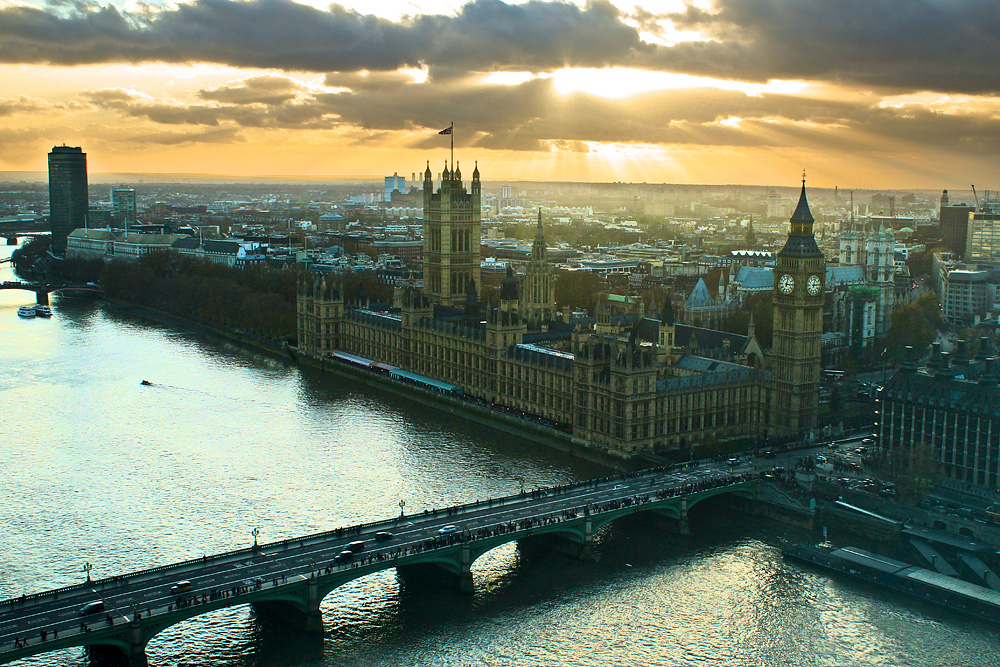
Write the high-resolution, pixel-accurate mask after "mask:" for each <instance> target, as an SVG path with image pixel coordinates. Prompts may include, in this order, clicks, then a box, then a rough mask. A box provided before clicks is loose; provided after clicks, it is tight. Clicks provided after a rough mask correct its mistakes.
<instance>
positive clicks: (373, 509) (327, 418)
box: [0, 247, 1000, 667]
mask: <svg viewBox="0 0 1000 667" xmlns="http://www.w3.org/2000/svg"><path fill="white" fill-rule="evenodd" d="M11 250H12V248H9V247H3V248H0V257H6V256H8V255H9V254H10V251H11ZM0 266H2V268H0V280H11V279H12V278H13V274H12V272H11V269H10V268H9V266H8V265H7V264H3V265H0ZM33 299H34V296H33V295H32V294H31V293H28V292H19V291H0V359H2V362H3V363H2V368H3V372H2V374H0V415H2V421H0V423H2V424H3V429H2V437H3V447H2V456H0V479H2V487H0V489H2V491H0V598H8V597H13V596H17V595H21V594H22V593H31V592H33V591H38V590H41V589H45V588H50V587H55V586H59V585H65V584H68V583H72V582H77V581H80V580H82V579H83V578H85V574H84V572H83V567H84V564H85V563H90V564H92V566H93V572H92V575H93V576H95V577H104V576H108V575H113V574H121V573H125V572H128V571H131V570H136V569H140V568H144V567H149V566H153V565H160V564H165V563H169V562H173V561H176V560H180V559H185V558H191V557H198V556H201V555H202V554H208V553H213V552H217V551H225V550H230V549H234V548H238V547H245V546H249V545H250V544H251V543H252V541H253V537H252V536H251V531H252V530H253V529H255V528H257V529H259V530H260V539H261V540H262V541H265V542H266V541H273V540H278V539H282V538H285V537H290V536H294V535H301V534H305V533H310V532H316V531H321V530H326V529H329V528H335V527H338V526H344V525H349V524H354V523H358V522H362V521H369V520H373V519H378V518H385V517H389V516H392V515H394V514H398V512H399V509H400V507H399V504H400V501H403V502H404V503H405V510H406V512H407V513H411V512H417V511H421V510H423V509H429V508H433V507H441V506H445V505H451V504H455V503H460V502H466V501H470V500H475V499H477V498H487V497H493V496H498V495H504V494H510V493H515V492H517V491H519V490H520V487H521V485H522V484H523V485H524V486H525V487H526V488H532V487H536V486H547V485H552V484H562V483H567V482H571V481H575V480H580V479H585V478H588V477H592V476H597V475H600V474H606V473H605V472H604V471H602V470H601V469H599V468H597V467H596V466H594V465H592V464H588V463H585V462H580V461H576V460H573V459H571V458H569V457H568V456H566V455H564V454H561V453H557V452H553V451H549V450H547V449H544V448H542V447H541V446H538V445H533V444H530V443H527V442H523V441H521V440H519V439H517V438H514V437H511V436H508V435H506V434H504V433H500V432H497V431H494V430H492V429H489V428H486V427H482V426H479V425H475V424H468V423H465V422H463V421H461V420H459V419H456V418H454V417H448V416H445V415H442V414H440V413H437V412H435V411H433V410H431V409H430V408H426V407H423V406H421V405H418V404H415V403H410V402H407V401H405V400H403V399H399V398H393V397H387V396H383V395H381V394H380V393H378V392H377V391H374V390H372V389H368V388H365V387H361V386H357V385H354V384H352V383H349V382H347V381H345V380H342V379H339V378H335V377H330V376H323V375H320V374H316V373H313V372H305V371H302V370H300V369H299V368H297V367H296V366H295V365H293V364H292V363H290V362H289V361H285V360H282V359H276V358H271V357H268V356H265V355H261V354H257V353H253V352H249V351H247V350H245V349H243V348H240V347H238V346H236V345H232V344H229V343H227V342H224V341H219V340H216V339H213V338H207V337H204V336H202V335H198V334H194V333H190V332H188V331H185V330H182V329H178V328H175V327H170V326H164V325H160V324H156V323H151V322H147V321H144V320H139V319H136V318H133V317H131V316H126V315H123V314H121V313H119V312H116V311H115V310H113V309H111V308H109V307H107V306H105V305H104V304H102V303H101V302H99V301H96V300H91V299H74V298H60V297H53V299H52V304H51V305H52V310H53V313H54V315H53V317H52V318H51V319H49V320H44V319H33V320H26V319H21V318H19V317H18V316H17V308H18V306H20V305H26V304H30V303H32V302H33ZM144 379H145V380H149V381H150V382H152V383H153V386H141V385H140V382H141V381H142V380H144ZM691 527H692V532H693V535H692V536H691V537H687V538H681V537H677V536H674V535H671V534H669V533H666V532H663V531H662V530H661V529H660V528H659V527H657V526H656V525H655V523H653V522H650V521H648V520H644V519H642V518H634V519H630V520H626V521H623V522H621V523H619V524H616V525H614V526H612V527H611V528H610V529H609V530H607V531H606V532H604V533H602V534H601V535H600V538H599V541H598V544H597V546H596V549H595V551H596V555H597V559H596V561H595V562H586V563H585V562H578V561H575V560H571V559H569V558H568V557H566V556H563V555H561V554H558V553H552V554H522V553H520V552H519V551H518V548H517V547H516V546H515V545H507V546H505V547H502V548H499V549H496V550H494V551H492V552H490V553H488V554H486V555H485V556H484V557H483V558H481V559H480V560H479V561H477V562H476V563H475V565H474V575H475V585H476V592H475V595H473V596H462V595H459V594H457V593H453V592H450V591H448V590H439V589H437V588H435V587H434V586H431V585H426V584H419V583H413V582H409V581H407V582H405V583H404V582H400V581H399V580H397V578H396V576H395V574H394V572H393V571H391V570H389V571H384V572H381V573H379V574H377V575H373V576H371V577H368V578H365V579H361V580H358V581H355V582H353V583H351V584H349V585H347V586H345V587H343V588H341V589H338V590H336V591H334V593H333V594H332V595H330V596H329V597H328V598H327V599H326V600H325V601H324V603H323V605H322V609H323V614H324V622H325V633H324V636H323V637H310V636H306V635H302V634H299V633H298V632H296V631H293V630H291V629H289V628H287V627H284V626H281V625H275V624H274V623H273V622H268V623H261V622H258V620H257V619H256V618H255V616H254V614H253V612H252V611H251V609H250V608H249V607H234V608H232V609H228V610H225V611H223V612H217V613H213V614H209V615H205V616H202V617H199V618H196V619H193V620H191V621H188V622H186V623H183V624H181V625H177V626H175V627H173V628H170V629H168V630H167V631H165V632H163V633H162V634H160V635H158V636H157V637H156V638H154V639H153V640H152V641H151V642H150V644H149V646H148V655H149V660H150V665H152V666H153V667H174V666H176V667H181V666H191V665H205V666H210V667H272V666H273V667H279V666H280V667H285V666H292V667H298V666H303V667H304V666H306V665H309V666H314V665H321V666H324V667H335V666H341V665H343V666H357V667H376V666H378V667H382V666H385V667H389V666H393V667H395V666H400V665H435V666H442V667H458V666H463V665H487V666H497V667H499V666H505V665H518V666H521V665H524V666H529V665H530V666H533V665H545V666H556V665H583V666H591V665H592V666H595V667H596V666H601V667H607V666H612V665H615V666H617V665H621V666H631V665H656V666H664V667H667V666H670V667H673V666H687V665H691V666H694V665H725V666H732V667H757V666H761V665H774V666H778V665H781V666H784V665H793V666H802V667H805V666H814V665H816V666H819V665H822V666H828V665H831V666H832V665H880V666H886V667H889V666H896V665H898V666H922V665H928V666H930V665H943V666H944V665H947V666H949V667H958V666H969V667H989V666H993V665H1000V632H998V629H997V627H996V626H991V625H987V624H985V623H982V622H979V621H975V620H967V619H965V618H962V617H959V616H956V615H954V614H952V613H949V612H946V611H941V610H937V609H933V608H929V607H926V606H924V605H922V604H919V603H916V602H912V601H910V600H908V599H904V598H900V597H898V596H895V595H890V594H885V593H881V592H879V591H873V590H869V589H868V588H866V587H865V586H863V585H861V584H857V583H854V582H850V581H846V580H843V579H837V578H832V577H830V576H828V575H826V574H824V573H822V572H819V571H815V570H811V569H809V568H806V567H804V566H800V565H797V564H786V563H784V562H783V561H782V558H781V554H780V546H779V545H780V544H781V541H782V540H800V539H808V537H809V536H808V535H804V534H802V533H801V532H795V531H793V530H791V529H788V528H786V527H784V526H781V525H777V524H771V523H763V522H756V521H752V520H749V519H747V518H745V517H740V516H730V515H727V514H725V513H719V512H712V511H703V512H701V513H696V514H695V515H693V520H692V526H691ZM84 663H85V658H84V653H83V651H82V650H80V649H77V650H72V651H64V652H58V653H52V654H48V655H44V656H39V657H37V658H34V659H31V660H24V661H21V662H19V663H14V664H22V665H27V664H34V665H46V666H49V665H51V666H55V665H82V664H84Z"/></svg>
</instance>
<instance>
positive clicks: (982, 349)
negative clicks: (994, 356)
mask: <svg viewBox="0 0 1000 667" xmlns="http://www.w3.org/2000/svg"><path fill="white" fill-rule="evenodd" d="M989 356H990V339H989V338H988V337H987V336H980V337H979V354H977V355H976V359H983V360H985V359H989Z"/></svg>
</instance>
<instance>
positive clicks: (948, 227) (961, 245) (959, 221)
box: [938, 190, 975, 258]
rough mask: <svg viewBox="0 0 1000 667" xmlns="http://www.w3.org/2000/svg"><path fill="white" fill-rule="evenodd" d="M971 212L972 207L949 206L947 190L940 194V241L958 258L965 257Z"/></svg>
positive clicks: (962, 205) (963, 205)
mask: <svg viewBox="0 0 1000 667" xmlns="http://www.w3.org/2000/svg"><path fill="white" fill-rule="evenodd" d="M973 210H975V209H974V207H972V206H969V205H968V204H954V205H953V204H951V200H950V199H949V197H948V191H947V190H945V191H944V192H943V193H941V208H940V211H939V213H938V220H939V221H940V228H941V240H943V241H944V244H945V245H946V246H948V249H949V250H951V251H952V252H953V253H955V254H956V255H958V257H959V258H964V257H965V247H966V245H967V243H968V231H969V214H970V213H971V212H972V211H973Z"/></svg>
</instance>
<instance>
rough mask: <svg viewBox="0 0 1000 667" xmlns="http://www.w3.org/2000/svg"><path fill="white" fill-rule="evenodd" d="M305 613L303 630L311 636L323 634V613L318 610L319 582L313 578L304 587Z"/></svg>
mask: <svg viewBox="0 0 1000 667" xmlns="http://www.w3.org/2000/svg"><path fill="white" fill-rule="evenodd" d="M306 592H307V598H306V611H305V619H304V623H303V629H304V630H305V631H306V632H308V633H311V634H323V612H322V611H321V610H320V608H319V603H320V598H319V582H318V580H317V579H316V578H315V577H313V578H312V579H310V580H309V583H308V584H307V585H306Z"/></svg>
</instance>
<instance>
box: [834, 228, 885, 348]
mask: <svg viewBox="0 0 1000 667" xmlns="http://www.w3.org/2000/svg"><path fill="white" fill-rule="evenodd" d="M839 246H840V247H839V251H840V265H841V266H858V267H861V268H862V269H863V270H864V277H865V286H866V287H868V288H871V289H869V290H867V292H866V294H871V295H873V298H874V299H875V330H874V331H875V338H884V337H885V336H886V335H887V334H888V333H889V324H890V318H891V315H892V308H893V303H894V302H895V292H896V261H895V256H896V251H895V246H896V240H895V238H894V235H893V232H892V228H891V227H890V226H887V225H885V224H884V223H883V221H879V222H878V223H877V224H876V223H875V221H874V220H869V221H868V224H865V223H864V222H860V223H855V222H854V220H853V217H852V220H851V225H850V228H849V229H848V230H847V231H846V232H843V233H842V234H841V236H840V242H839ZM858 294H860V292H858V291H857V290H855V296H857V295H858Z"/></svg>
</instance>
